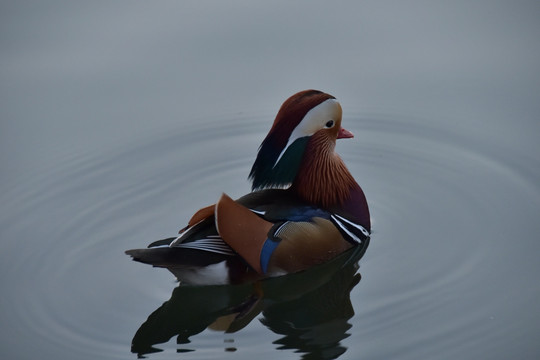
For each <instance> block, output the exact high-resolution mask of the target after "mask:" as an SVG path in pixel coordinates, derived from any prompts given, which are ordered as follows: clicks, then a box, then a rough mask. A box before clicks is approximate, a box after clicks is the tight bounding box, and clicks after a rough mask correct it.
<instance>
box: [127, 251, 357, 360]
mask: <svg viewBox="0 0 540 360" xmlns="http://www.w3.org/2000/svg"><path fill="white" fill-rule="evenodd" d="M362 254H363V249H361V248H355V249H352V250H350V251H347V252H346V253H344V254H342V255H340V256H338V257H336V258H335V259H333V260H332V261H329V262H327V263H325V264H322V265H319V266H316V267H314V268H312V269H309V270H307V271H303V272H300V273H295V274H290V275H286V276H282V277H277V278H271V279H267V280H264V281H259V282H256V283H253V284H245V285H216V286H184V285H180V286H178V287H176V288H175V289H174V290H173V293H172V296H171V298H170V299H169V300H168V301H166V302H165V303H164V304H163V305H162V306H161V307H159V308H158V309H157V310H156V311H154V312H153V313H152V314H151V315H150V316H149V317H148V319H147V320H146V321H145V322H144V323H143V324H142V325H141V327H140V328H139V329H138V331H137V333H136V334H135V336H134V338H133V341H132V347H131V350H132V352H134V353H137V354H138V355H139V356H143V355H144V354H149V353H152V352H157V351H161V349H158V348H157V347H155V345H156V344H160V343H164V342H168V341H169V339H171V338H172V337H174V336H176V342H177V343H178V344H179V345H182V344H188V343H189V342H190V340H189V338H190V337H192V336H194V335H196V334H198V333H200V332H202V331H204V330H205V329H207V328H208V329H212V330H217V331H223V332H226V333H234V332H236V331H239V330H241V329H242V328H244V327H245V326H246V325H248V324H249V323H250V322H251V321H252V320H253V319H254V318H255V317H257V315H259V314H262V317H260V321H261V323H263V324H264V325H265V326H266V327H268V328H269V329H270V330H271V331H273V332H274V333H276V334H280V335H283V336H282V337H281V338H279V339H278V340H276V341H274V344H277V345H278V347H277V348H278V349H292V350H295V351H297V352H300V353H303V358H306V359H309V358H317V359H319V358H320V359H335V358H337V357H339V356H340V355H341V354H342V353H344V352H345V351H346V348H345V347H344V346H342V345H341V343H340V342H341V340H343V339H344V338H346V337H348V336H349V335H348V333H347V331H348V330H349V329H350V328H351V324H350V323H349V322H348V320H349V319H350V318H351V317H352V316H353V315H354V310H353V306H352V304H351V300H350V292H351V290H352V289H353V288H354V286H356V284H358V282H359V281H360V274H359V273H357V271H358V260H359V259H360V257H361V256H362ZM191 350H193V349H191ZM178 351H179V352H181V351H189V349H188V348H186V347H185V346H182V349H179V350H178Z"/></svg>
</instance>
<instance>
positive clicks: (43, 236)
mask: <svg viewBox="0 0 540 360" xmlns="http://www.w3.org/2000/svg"><path fill="white" fill-rule="evenodd" d="M186 4H189V6H188V5H186ZM285 5H287V7H286V8H287V11H284V7H283V6H285ZM308 5H309V6H308ZM3 8H4V9H3V10H4V11H2V20H3V21H2V22H1V23H2V28H3V30H2V32H1V33H2V37H1V41H2V46H3V48H5V50H6V51H2V52H1V55H0V59H1V61H2V64H3V66H2V67H1V68H0V75H1V77H2V82H1V83H2V85H1V94H2V97H1V99H2V100H1V102H2V106H1V107H0V109H1V110H0V111H1V118H0V126H1V128H0V130H1V133H0V137H1V142H0V150H1V151H0V162H1V167H2V171H1V173H0V203H1V204H2V205H1V213H0V234H1V241H0V274H1V275H0V283H1V285H2V288H3V289H4V291H3V296H1V297H0V348H1V349H2V354H3V356H4V357H6V358H17V359H19V358H20V359H31V358H36V357H42V358H47V359H49V358H50V359H96V358H114V359H133V358H136V357H137V354H143V353H144V354H145V356H147V357H148V358H150V359H177V358H188V359H211V358H216V359H222V358H231V359H253V358H259V359H275V358H277V357H279V358H283V359H298V358H302V357H304V358H310V356H311V358H339V359H358V358H367V359H389V358H399V359H418V358H425V359H450V358H452V359H455V358H459V359H478V358H489V359H507V358H516V357H517V358H521V359H536V358H538V356H539V355H540V350H539V347H538V345H537V342H538V341H537V337H538V336H537V334H538V333H540V311H539V308H538V304H537V303H538V301H537V299H538V296H539V295H540V286H539V283H538V281H537V274H538V272H539V270H540V265H539V262H538V260H537V254H538V253H539V251H540V245H539V242H538V234H539V233H540V223H539V222H538V214H539V210H540V160H539V158H538V154H540V145H539V142H538V135H539V134H540V121H539V115H538V114H539V113H540V102H539V101H538V94H539V93H540V71H538V70H539V69H538V64H540V45H539V44H538V40H537V39H538V36H537V34H538V33H539V28H538V21H537V19H538V16H537V14H538V13H539V12H538V6H537V5H536V4H535V3H533V2H527V1H518V2H515V1H514V2H504V1H501V2H491V1H490V2H488V1H479V2H475V3H474V4H470V3H469V2H452V3H448V4H446V3H445V4H443V3H436V2H432V3H429V4H428V3H425V2H421V1H414V2H412V3H411V4H407V5H404V4H403V3H402V2H398V1H395V2H384V3H381V2H369V1H367V2H360V3H354V4H352V3H351V4H341V5H339V6H338V5H330V4H326V3H323V2H319V3H317V2H309V4H308V3H307V2H302V1H301V2H298V3H294V4H290V3H287V4H284V3H283V4H280V3H272V4H258V5H255V4H251V5H249V6H248V5H246V4H240V3H235V2H233V3H230V4H227V5H226V6H225V5H223V4H222V3H220V2H214V3H205V4H202V3H201V4H199V3H177V2H164V3H160V4H150V3H148V2H130V3H129V4H127V3H108V2H106V3H95V4H91V5H88V4H87V5H85V6H83V5H81V4H78V5H77V4H75V3H72V2H70V3H69V4H67V3H62V2H55V1H53V2H49V3H48V5H47V6H44V5H43V4H41V3H39V4H37V2H36V4H34V5H33V6H28V7H27V6H26V5H24V4H23V3H21V2H13V3H6V4H5V5H4V6H3ZM231 9H232V10H231ZM233 10H234V11H233ZM6 14H9V16H8V15H6ZM202 19H203V20H204V21H203V20H202ZM323 25H324V26H323ZM321 49H322V50H321ZM312 87H314V88H319V89H321V90H324V91H327V92H329V93H332V94H333V95H335V96H336V97H337V98H338V99H339V100H340V101H341V104H342V106H343V109H344V120H343V124H344V126H345V127H346V128H347V129H349V130H351V131H352V132H353V133H354V134H355V138H354V139H352V140H350V139H349V140H340V141H339V142H338V145H337V151H338V152H339V153H340V155H341V156H342V158H343V159H344V160H345V163H346V164H347V166H348V167H349V169H350V171H351V173H352V174H353V175H354V176H355V178H356V179H357V181H358V182H359V183H360V184H361V186H362V187H363V189H364V191H365V193H366V196H367V198H368V202H369V204H370V208H371V215H372V222H373V236H372V239H371V243H370V246H369V248H368V250H367V252H366V253H365V255H364V256H363V257H362V258H361V259H358V258H355V257H352V259H350V258H348V257H346V258H343V259H341V262H339V261H338V262H334V263H331V264H325V265H324V266H323V267H321V268H317V269H313V271H310V272H306V273H304V274H298V276H299V277H291V278H286V279H274V280H272V281H269V282H266V283H264V284H263V285H262V289H261V288H254V287H253V286H251V285H246V286H238V287H221V288H220V287H210V288H182V287H180V288H179V287H178V284H177V283H176V282H175V279H174V277H173V276H172V275H171V274H170V273H169V272H167V271H166V270H162V269H154V268H152V267H150V266H145V265H143V264H139V263H135V262H132V261H131V260H130V259H129V257H127V256H126V255H124V253H123V252H124V250H126V249H129V248H134V247H141V246H145V245H146V244H147V243H149V242H150V241H153V240H156V239H159V238H164V237H168V236H172V235H173V234H175V233H176V232H177V231H178V229H179V228H180V227H182V226H184V224H185V223H186V221H187V220H188V219H189V217H190V216H191V215H192V213H193V212H194V211H195V210H197V209H199V208H201V207H203V206H206V205H208V204H211V203H214V202H215V201H216V199H218V198H219V196H220V195H221V193H222V192H226V193H228V194H229V195H231V196H232V197H239V196H241V195H243V194H245V193H246V192H248V191H249V183H248V181H247V174H248V172H249V169H250V167H251V164H252V161H253V160H254V158H255V154H256V150H257V147H258V145H259V143H260V142H261V141H262V139H263V138H264V136H265V135H266V132H267V131H268V129H269V127H270V125H271V122H272V121H273V116H274V115H275V113H276V112H277V109H278V107H279V105H280V104H281V102H282V101H283V100H285V98H287V97H288V96H290V95H291V94H293V93H294V92H296V91H298V90H302V89H305V88H312ZM300 284H302V285H305V288H302V287H301V286H299V285H300ZM261 291H262V292H261ZM261 294H263V295H264V296H262V297H261V296H260V295H261ZM254 295H255V296H254ZM260 298H262V299H263V300H262V301H258V302H257V299H260ZM205 299H206V300H205ZM199 305H200V306H199ZM242 310H245V312H242ZM239 313H240V314H242V316H240V317H237V318H236V319H237V320H236V322H232V323H231V322H230V320H231V314H236V315H234V316H237V315H238V314H239ZM231 324H232V327H231ZM226 329H228V332H226V331H225V330H226ZM132 341H133V346H132Z"/></svg>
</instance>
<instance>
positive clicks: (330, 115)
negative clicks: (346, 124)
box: [273, 99, 341, 167]
mask: <svg viewBox="0 0 540 360" xmlns="http://www.w3.org/2000/svg"><path fill="white" fill-rule="evenodd" d="M340 110H341V107H340V105H339V102H338V101H337V100H336V99H328V100H325V101H323V102H322V103H320V104H319V105H317V106H315V107H313V108H312V109H310V110H309V111H308V112H307V113H306V115H305V116H304V118H303V119H302V121H300V123H299V124H298V125H297V126H296V127H295V128H294V130H293V132H292V133H291V135H290V136H289V140H288V141H287V145H286V146H285V147H284V148H283V150H281V153H280V154H279V156H278V158H277V160H276V162H275V163H274V166H273V167H275V166H276V165H277V163H278V162H279V160H281V157H282V156H283V154H285V152H286V151H287V149H288V148H289V146H291V144H292V143H293V142H295V141H296V140H298V139H300V138H302V137H304V136H311V135H313V134H315V133H316V132H317V131H318V130H320V129H322V128H324V127H326V124H327V123H328V122H329V120H328V119H331V121H333V122H334V124H335V120H334V119H336V118H337V117H339V116H340V115H341V112H340ZM334 124H332V126H334ZM332 126H330V127H332Z"/></svg>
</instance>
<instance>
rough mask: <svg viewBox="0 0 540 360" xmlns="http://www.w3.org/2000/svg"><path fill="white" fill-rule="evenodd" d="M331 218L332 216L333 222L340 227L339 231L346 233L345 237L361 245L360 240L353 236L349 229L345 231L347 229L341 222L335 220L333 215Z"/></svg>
mask: <svg viewBox="0 0 540 360" xmlns="http://www.w3.org/2000/svg"><path fill="white" fill-rule="evenodd" d="M331 216H332V219H334V221H335V222H336V223H337V224H338V226H339V227H340V229H341V230H343V231H345V232H346V233H347V235H349V236H350V237H351V238H352V239H353V240H354V241H356V242H357V243H359V244H361V243H362V239H360V238H359V237H358V236H356V235H355V234H353V233H352V232H351V231H350V230H349V229H347V227H346V226H345V225H344V224H343V223H342V222H341V221H339V220H338V219H336V217H335V216H334V215H331Z"/></svg>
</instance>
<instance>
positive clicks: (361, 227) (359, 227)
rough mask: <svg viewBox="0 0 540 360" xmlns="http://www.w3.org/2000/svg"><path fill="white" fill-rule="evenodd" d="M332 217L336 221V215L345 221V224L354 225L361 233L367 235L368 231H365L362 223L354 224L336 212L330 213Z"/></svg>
mask: <svg viewBox="0 0 540 360" xmlns="http://www.w3.org/2000/svg"><path fill="white" fill-rule="evenodd" d="M332 217H334V220H336V221H337V219H336V217H338V218H339V219H341V220H342V221H345V222H346V223H347V224H349V225H351V226H354V227H355V228H357V229H358V230H360V231H361V232H362V234H364V235H365V236H369V231H367V230H366V228H364V227H363V226H362V225H358V224H355V223H353V222H352V221H350V220H347V219H345V218H344V217H343V216H339V215H338V214H332Z"/></svg>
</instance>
